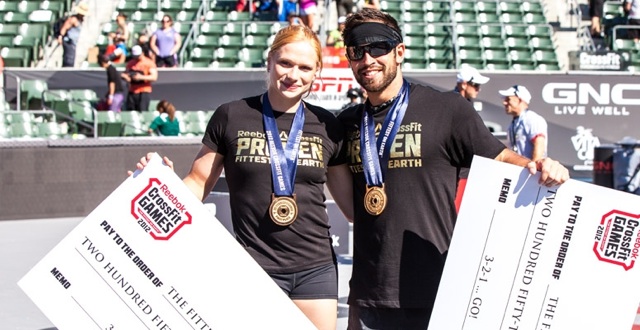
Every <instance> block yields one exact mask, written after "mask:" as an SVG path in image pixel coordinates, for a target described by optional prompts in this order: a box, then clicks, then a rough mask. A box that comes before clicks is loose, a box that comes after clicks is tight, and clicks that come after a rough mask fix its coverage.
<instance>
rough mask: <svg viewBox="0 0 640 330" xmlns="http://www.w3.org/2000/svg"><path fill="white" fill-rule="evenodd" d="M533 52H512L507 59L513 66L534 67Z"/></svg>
mask: <svg viewBox="0 0 640 330" xmlns="http://www.w3.org/2000/svg"><path fill="white" fill-rule="evenodd" d="M531 55H532V54H531V52H530V51H528V50H510V51H509V53H508V55H507V57H508V58H509V61H510V63H511V65H512V66H513V65H515V64H522V65H531V66H533V64H534V62H533V58H532V56H531Z"/></svg>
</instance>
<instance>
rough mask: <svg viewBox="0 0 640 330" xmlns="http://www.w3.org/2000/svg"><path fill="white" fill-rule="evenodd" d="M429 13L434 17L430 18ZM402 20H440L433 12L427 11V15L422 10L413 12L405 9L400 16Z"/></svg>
mask: <svg viewBox="0 0 640 330" xmlns="http://www.w3.org/2000/svg"><path fill="white" fill-rule="evenodd" d="M429 14H431V16H432V18H431V19H430V18H429ZM400 21H401V22H407V23H409V22H418V23H419V22H426V21H439V20H438V19H436V18H435V16H434V15H433V13H427V15H425V14H424V13H422V12H412V11H405V12H403V13H402V15H401V16H400Z"/></svg>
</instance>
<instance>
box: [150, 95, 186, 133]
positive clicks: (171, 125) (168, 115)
mask: <svg viewBox="0 0 640 330" xmlns="http://www.w3.org/2000/svg"><path fill="white" fill-rule="evenodd" d="M156 110H158V112H159V113H160V114H159V115H158V116H157V117H156V118H155V119H153V121H152V122H151V125H149V134H150V135H153V134H155V135H161V136H178V135H180V122H179V121H178V118H176V107H175V106H173V104H171V102H169V101H167V100H162V101H160V102H159V103H158V105H157V106H156Z"/></svg>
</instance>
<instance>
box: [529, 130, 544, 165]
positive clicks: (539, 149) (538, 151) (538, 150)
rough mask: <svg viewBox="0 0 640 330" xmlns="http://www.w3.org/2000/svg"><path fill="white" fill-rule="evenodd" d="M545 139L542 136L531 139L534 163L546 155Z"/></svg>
mask: <svg viewBox="0 0 640 330" xmlns="http://www.w3.org/2000/svg"><path fill="white" fill-rule="evenodd" d="M546 148H547V138H546V137H545V136H544V135H538V136H537V137H535V138H534V139H533V154H532V158H533V160H534V161H536V160H540V159H542V157H544V155H545V154H546V150H545V149H546Z"/></svg>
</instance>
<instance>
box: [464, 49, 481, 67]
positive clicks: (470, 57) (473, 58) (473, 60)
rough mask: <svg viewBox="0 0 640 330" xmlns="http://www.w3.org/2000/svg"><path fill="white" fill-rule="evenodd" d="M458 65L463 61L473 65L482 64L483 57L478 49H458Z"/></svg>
mask: <svg viewBox="0 0 640 330" xmlns="http://www.w3.org/2000/svg"><path fill="white" fill-rule="evenodd" d="M458 60H459V61H458V66H460V65H461V64H463V63H466V64H469V65H471V66H474V67H483V66H484V57H483V55H482V50H480V49H460V51H459V52H458Z"/></svg>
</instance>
